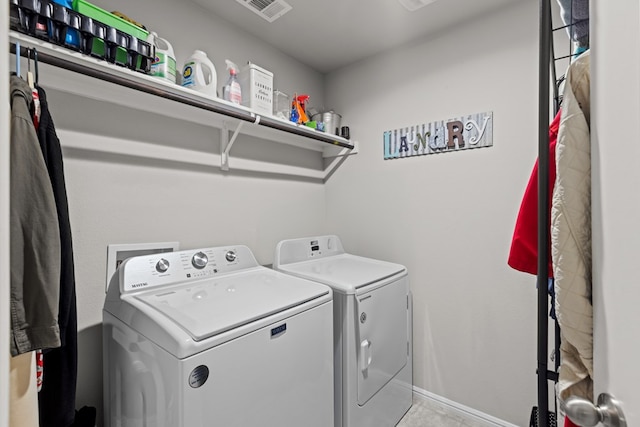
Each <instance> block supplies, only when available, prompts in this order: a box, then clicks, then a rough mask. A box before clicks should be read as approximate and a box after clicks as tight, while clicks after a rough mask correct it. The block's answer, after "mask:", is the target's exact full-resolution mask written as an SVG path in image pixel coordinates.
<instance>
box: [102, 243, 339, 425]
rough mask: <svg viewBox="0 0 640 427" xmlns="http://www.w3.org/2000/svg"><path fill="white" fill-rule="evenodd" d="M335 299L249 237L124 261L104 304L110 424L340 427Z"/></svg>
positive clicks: (107, 421) (106, 396)
mask: <svg viewBox="0 0 640 427" xmlns="http://www.w3.org/2000/svg"><path fill="white" fill-rule="evenodd" d="M332 304H333V303H332V291H331V289H330V288H329V287H327V286H325V285H321V284H319V283H315V282H312V281H308V280H304V279H299V278H295V277H292V276H290V275H286V274H283V273H279V272H276V271H273V270H272V269H268V268H265V267H262V266H260V265H258V263H257V262H256V260H255V258H254V256H253V254H252V253H251V251H250V250H249V248H247V247H246V246H231V247H218V248H208V249H200V250H193V251H181V252H172V253H162V254H157V255H149V256H140V257H135V258H131V259H128V260H126V261H125V262H124V263H123V264H122V265H121V266H120V267H119V269H118V270H117V272H116V274H114V276H113V278H112V280H111V282H110V285H109V290H108V294H107V298H106V301H105V305H104V310H103V316H104V322H103V352H104V354H103V356H104V412H105V424H104V425H105V426H108V427H115V426H118V427H133V426H136V427H138V426H140V427H141V426H154V427H204V426H225V427H229V426H238V427H250V426H261V427H262V426H270V427H283V426H314V427H327V426H330V425H332V424H333V376H332V372H333V326H332Z"/></svg>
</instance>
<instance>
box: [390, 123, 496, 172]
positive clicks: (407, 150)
mask: <svg viewBox="0 0 640 427" xmlns="http://www.w3.org/2000/svg"><path fill="white" fill-rule="evenodd" d="M383 140H384V158H385V160H387V159H398V158H403V157H413V156H423V155H425V154H434V153H448V152H450V151H460V150H468V149H471V148H481V147H491V146H492V145H493V112H492V111H490V112H487V113H478V114H471V115H468V116H463V117H456V118H454V119H450V120H440V121H437V122H431V123H425V124H421V125H415V126H409V127H406V128H401V129H395V130H389V131H385V132H384V133H383Z"/></svg>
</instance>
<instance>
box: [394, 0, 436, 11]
mask: <svg viewBox="0 0 640 427" xmlns="http://www.w3.org/2000/svg"><path fill="white" fill-rule="evenodd" d="M399 1H400V4H401V5H403V6H404V7H405V8H406V9H407V10H408V11H409V12H413V11H414V10H418V9H420V8H421V7H424V6H426V5H428V4H431V3H434V2H435V1H436V0H399Z"/></svg>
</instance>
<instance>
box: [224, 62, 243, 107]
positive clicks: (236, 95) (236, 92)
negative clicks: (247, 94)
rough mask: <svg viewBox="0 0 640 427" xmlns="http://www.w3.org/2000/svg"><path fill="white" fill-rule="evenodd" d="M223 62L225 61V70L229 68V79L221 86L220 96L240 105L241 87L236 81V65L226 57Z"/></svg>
mask: <svg viewBox="0 0 640 427" xmlns="http://www.w3.org/2000/svg"><path fill="white" fill-rule="evenodd" d="M225 62H226V63H227V70H229V80H227V83H226V84H225V85H224V86H223V87H222V98H223V99H224V100H225V101H229V102H233V103H234V104H238V105H240V103H242V88H241V87H240V82H239V81H238V66H237V65H236V64H234V63H233V62H231V61H229V60H228V59H225Z"/></svg>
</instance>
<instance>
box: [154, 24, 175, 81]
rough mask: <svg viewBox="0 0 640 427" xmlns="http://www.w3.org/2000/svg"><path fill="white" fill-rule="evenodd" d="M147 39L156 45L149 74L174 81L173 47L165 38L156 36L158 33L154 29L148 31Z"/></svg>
mask: <svg viewBox="0 0 640 427" xmlns="http://www.w3.org/2000/svg"><path fill="white" fill-rule="evenodd" d="M147 41H148V42H149V43H150V44H151V45H153V46H155V47H156V55H155V57H154V58H153V62H152V63H151V72H150V73H149V74H151V75H152V76H155V77H160V78H163V79H166V80H168V81H170V82H171V83H175V82H176V55H175V54H174V53H173V47H172V46H171V43H169V42H168V41H167V40H165V39H163V38H160V37H158V34H157V33H155V32H154V31H151V32H150V33H149V37H147Z"/></svg>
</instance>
